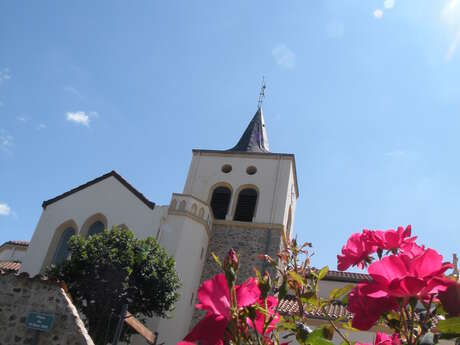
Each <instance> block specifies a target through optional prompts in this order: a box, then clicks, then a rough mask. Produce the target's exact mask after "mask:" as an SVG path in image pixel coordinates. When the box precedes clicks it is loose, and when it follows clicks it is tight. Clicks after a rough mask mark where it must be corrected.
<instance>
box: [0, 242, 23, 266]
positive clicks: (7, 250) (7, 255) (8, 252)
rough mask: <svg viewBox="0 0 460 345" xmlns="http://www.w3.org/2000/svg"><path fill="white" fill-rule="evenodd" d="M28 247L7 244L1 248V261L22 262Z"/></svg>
mask: <svg viewBox="0 0 460 345" xmlns="http://www.w3.org/2000/svg"><path fill="white" fill-rule="evenodd" d="M26 252H27V248H26V247H23V246H15V245H10V244H6V245H4V246H2V247H1V248H0V261H19V262H22V261H23V260H24V257H25V256H26Z"/></svg>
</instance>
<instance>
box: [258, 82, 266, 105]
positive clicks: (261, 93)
mask: <svg viewBox="0 0 460 345" xmlns="http://www.w3.org/2000/svg"><path fill="white" fill-rule="evenodd" d="M266 87H267V86H266V85H265V77H262V87H261V88H260V93H259V101H258V102H257V108H258V109H260V108H261V107H262V103H263V101H264V98H265V89H266Z"/></svg>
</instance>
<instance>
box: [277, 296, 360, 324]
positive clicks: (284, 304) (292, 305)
mask: <svg viewBox="0 0 460 345" xmlns="http://www.w3.org/2000/svg"><path fill="white" fill-rule="evenodd" d="M279 312H280V313H281V314H284V315H292V314H295V313H298V312H299V306H298V305H297V302H296V300H295V298H294V296H288V298H286V299H284V300H283V301H281V303H280V305H279ZM305 314H306V316H307V317H308V318H312V319H327V318H328V317H329V318H331V319H332V320H335V319H338V318H342V317H345V319H350V318H351V316H352V315H351V314H350V313H349V312H348V311H347V309H346V306H343V305H340V304H329V305H327V306H325V307H324V308H323V310H320V309H319V308H317V309H314V310H310V311H306V312H305Z"/></svg>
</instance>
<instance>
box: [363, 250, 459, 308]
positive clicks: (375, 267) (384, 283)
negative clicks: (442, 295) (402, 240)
mask: <svg viewBox="0 0 460 345" xmlns="http://www.w3.org/2000/svg"><path fill="white" fill-rule="evenodd" d="M452 267H453V266H452V264H448V263H447V264H444V263H443V262H442V256H441V255H439V254H438V253H437V252H436V251H435V250H433V249H427V250H426V251H424V252H422V253H421V254H420V255H417V256H412V255H405V254H404V253H402V254H400V255H390V256H387V257H385V258H383V259H382V260H380V261H377V262H374V263H373V264H372V265H370V266H369V268H368V272H369V274H370V275H371V277H372V279H373V280H374V282H375V283H376V284H377V285H378V287H379V289H378V290H377V291H375V292H373V293H371V294H370V295H369V296H370V297H385V296H392V297H403V298H407V297H418V298H422V299H426V298H427V297H428V296H429V295H431V294H436V293H438V292H440V291H445V290H446V289H447V287H448V286H449V285H451V281H450V280H447V279H446V278H444V275H443V273H444V272H445V271H446V270H447V269H449V268H452Z"/></svg>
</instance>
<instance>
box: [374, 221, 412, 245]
mask: <svg viewBox="0 0 460 345" xmlns="http://www.w3.org/2000/svg"><path fill="white" fill-rule="evenodd" d="M410 235H411V226H410V225H408V226H407V227H406V228H405V229H404V228H403V227H402V226H399V227H398V230H393V229H389V230H386V231H381V230H376V231H371V233H370V236H369V240H370V241H371V244H373V245H375V246H377V247H378V248H380V249H385V250H397V249H399V248H400V247H401V245H402V244H403V243H404V242H413V241H415V239H416V238H415V237H413V238H410Z"/></svg>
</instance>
